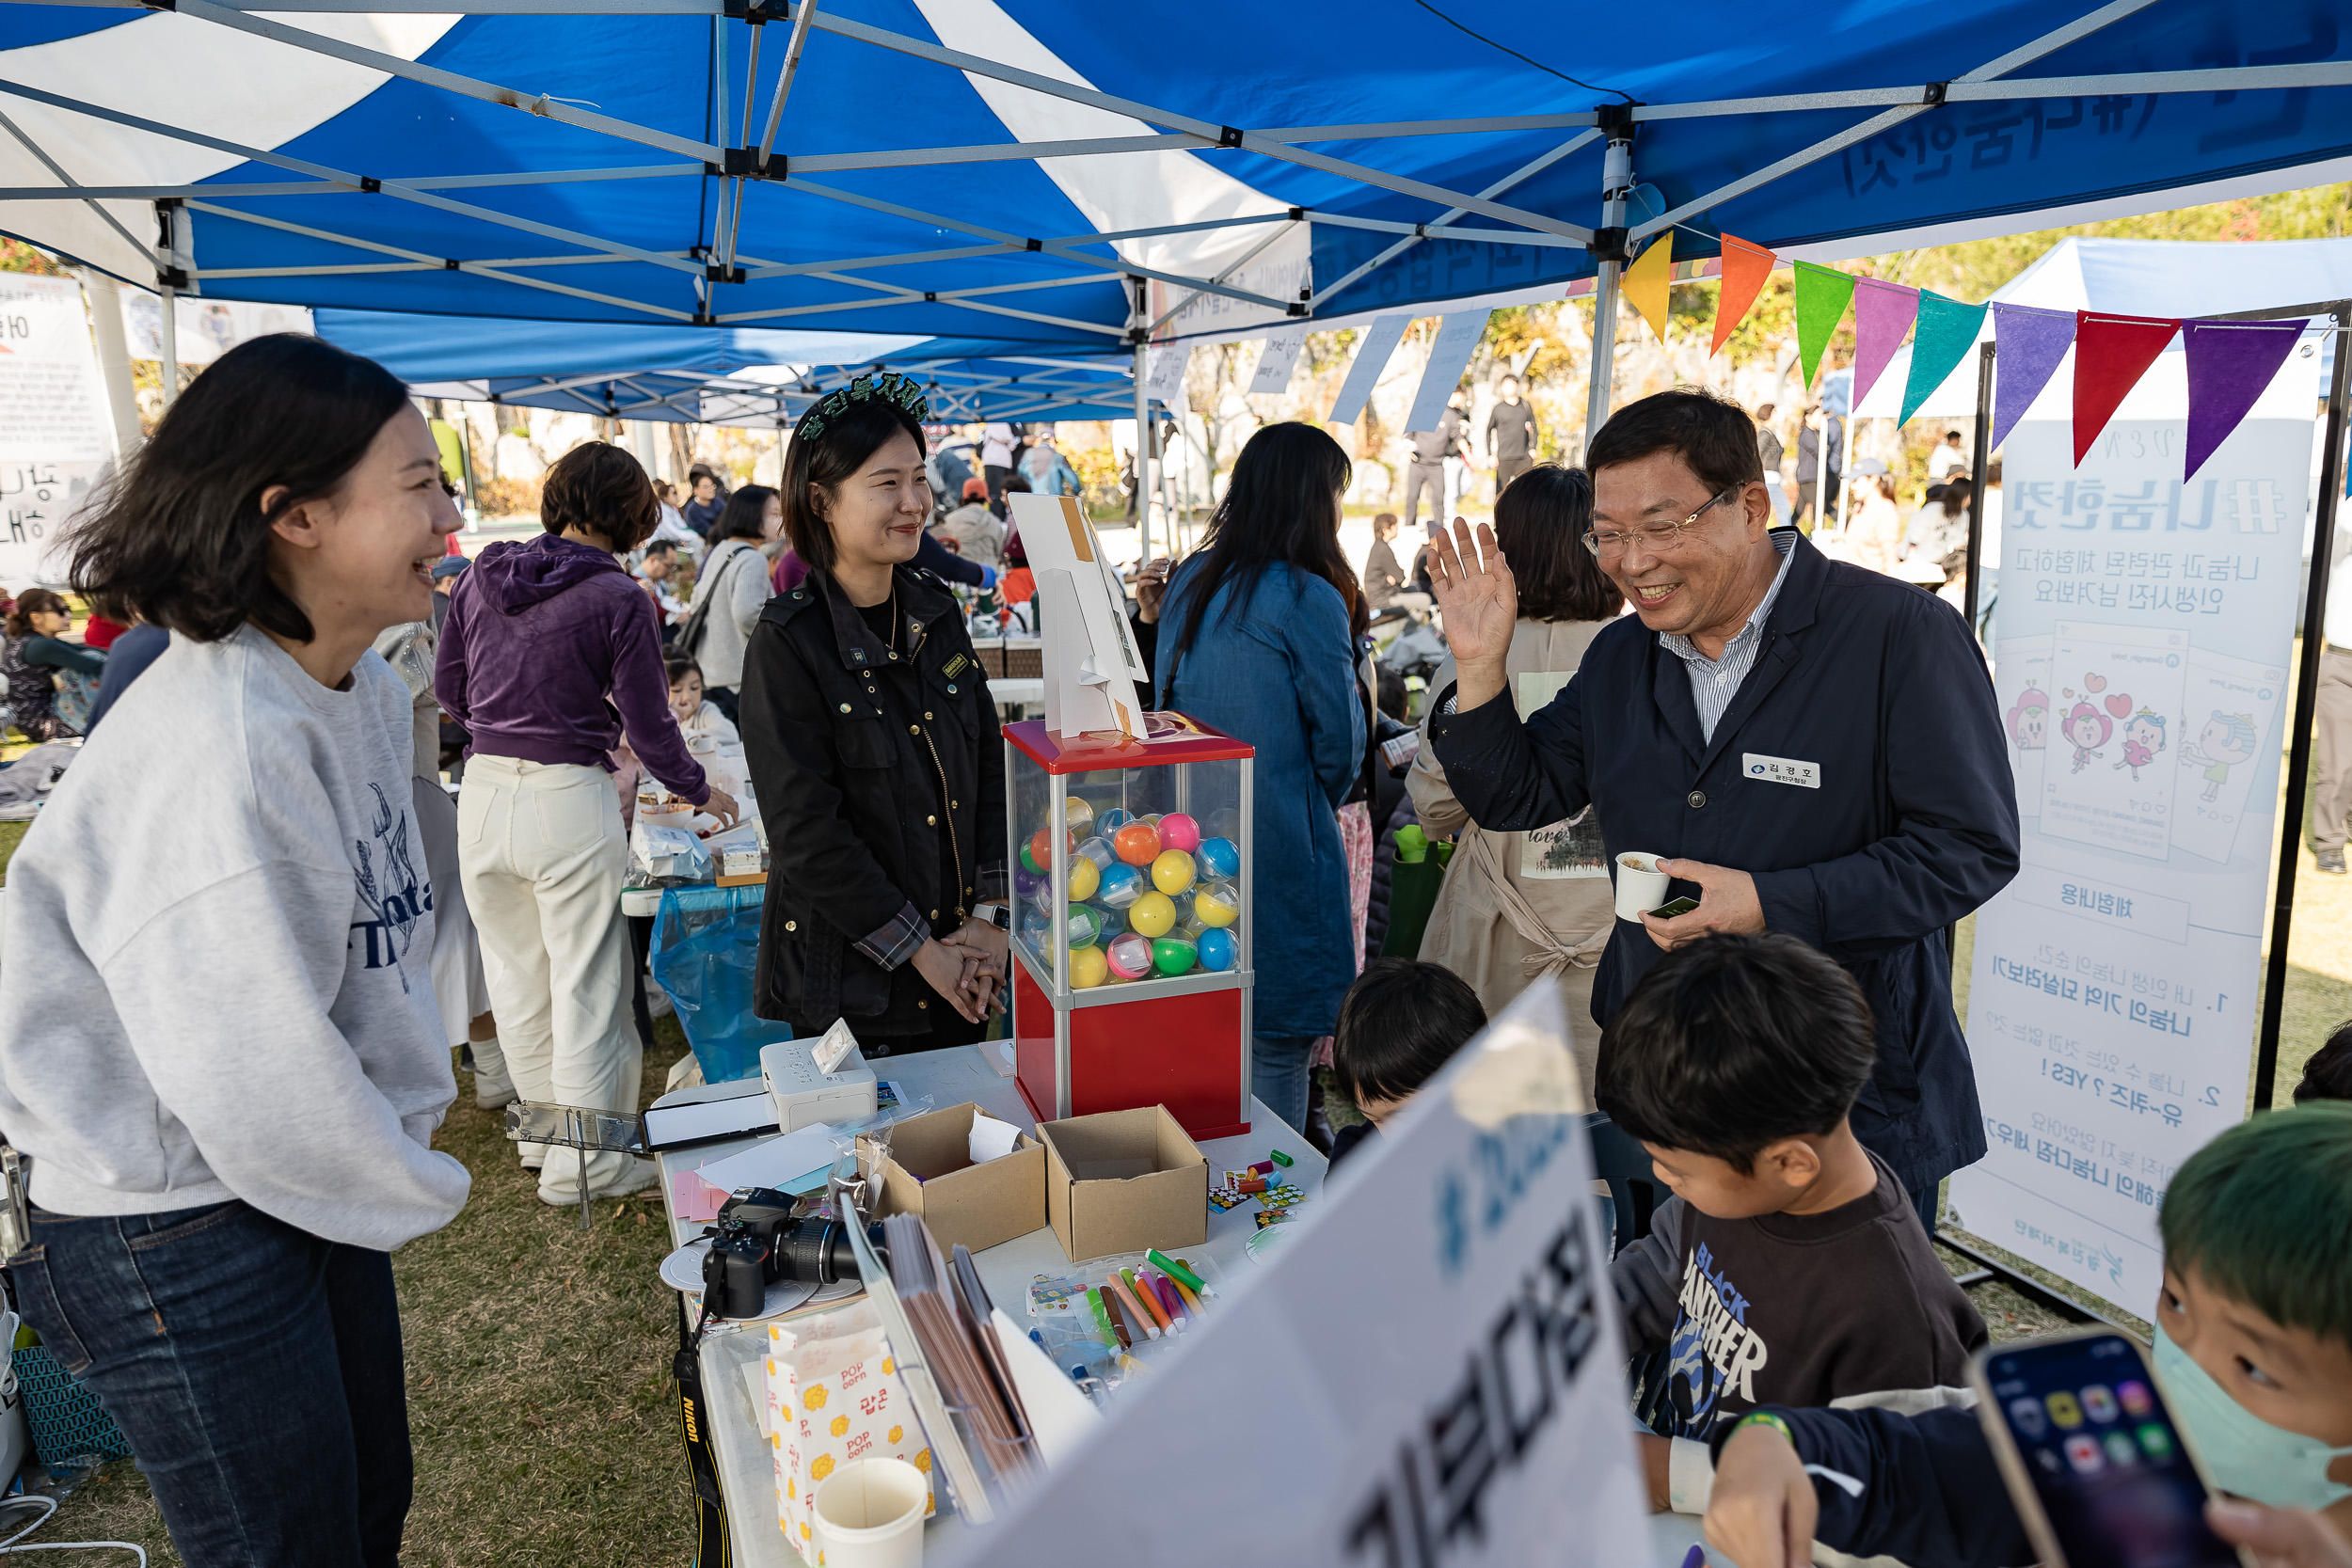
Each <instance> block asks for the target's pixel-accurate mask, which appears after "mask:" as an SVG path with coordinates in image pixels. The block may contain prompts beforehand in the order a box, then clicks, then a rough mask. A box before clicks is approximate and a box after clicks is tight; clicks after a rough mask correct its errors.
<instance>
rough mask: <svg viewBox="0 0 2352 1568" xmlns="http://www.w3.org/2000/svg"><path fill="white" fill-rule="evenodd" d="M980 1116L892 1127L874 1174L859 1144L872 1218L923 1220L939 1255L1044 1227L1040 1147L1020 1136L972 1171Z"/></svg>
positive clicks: (951, 1110)
mask: <svg viewBox="0 0 2352 1568" xmlns="http://www.w3.org/2000/svg"><path fill="white" fill-rule="evenodd" d="M979 1109H980V1108H979V1107H978V1106H977V1105H976V1104H974V1103H972V1102H971V1101H964V1102H963V1103H962V1104H961V1105H949V1106H947V1107H946V1108H945V1109H942V1110H937V1111H926V1112H924V1113H923V1114H922V1115H921V1116H919V1117H907V1118H906V1119H905V1120H904V1121H901V1122H897V1123H895V1124H893V1125H892V1127H891V1129H890V1150H889V1153H888V1154H887V1155H885V1156H883V1157H882V1160H881V1168H880V1169H879V1171H878V1170H877V1169H876V1168H875V1157H876V1156H877V1155H878V1154H880V1153H881V1149H880V1147H879V1145H877V1144H876V1142H875V1141H874V1140H873V1139H872V1138H870V1137H867V1138H861V1139H859V1140H858V1141H859V1144H860V1146H861V1152H860V1159H859V1162H858V1163H859V1164H861V1165H862V1166H864V1167H865V1169H866V1173H867V1175H868V1177H869V1178H873V1179H877V1180H878V1185H879V1186H880V1189H881V1194H880V1198H879V1201H878V1202H877V1203H876V1204H875V1207H874V1217H875V1218H876V1219H878V1220H879V1219H886V1218H888V1217H889V1216H890V1215H892V1214H914V1215H918V1216H920V1217H921V1219H922V1221H923V1224H924V1226H925V1227H926V1228H928V1229H929V1230H930V1233H931V1239H932V1240H933V1241H935V1242H937V1243H939V1250H940V1252H941V1253H942V1254H945V1253H946V1252H948V1251H949V1250H950V1249H951V1248H953V1247H954V1246H955V1244H956V1243H958V1242H961V1243H963V1244H964V1245H965V1246H968V1247H970V1248H971V1249H972V1250H973V1251H974V1252H980V1251H984V1250H986V1249H987V1248H989V1247H993V1246H994V1245H996V1244H997V1243H1000V1242H1009V1241H1011V1240H1012V1239H1013V1238H1014V1237H1015V1236H1025V1235H1027V1234H1028V1233H1029V1232H1030V1231H1032V1230H1035V1229H1037V1228H1038V1227H1041V1226H1042V1225H1043V1224H1044V1223H1045V1149H1044V1146H1043V1145H1041V1144H1040V1143H1039V1142H1038V1141H1037V1140H1036V1139H1035V1138H1032V1137H1030V1136H1029V1135H1028V1134H1027V1133H1025V1132H1024V1133H1023V1134H1022V1135H1021V1139H1020V1141H1019V1142H1018V1143H1016V1144H1015V1145H1014V1146H1013V1150H1012V1152H1011V1153H1010V1154H1007V1155H1004V1156H1002V1157H1001V1158H998V1159H994V1160H991V1161H989V1162H988V1163H987V1164H981V1165H976V1164H973V1163H972V1118H973V1117H975V1116H976V1115H977V1114H978V1113H979ZM1204 1168H1205V1167H1204ZM1202 1201H1203V1202H1204V1203H1205V1202H1206V1201H1207V1199H1206V1197H1205V1196H1204V1197H1203V1199H1202Z"/></svg>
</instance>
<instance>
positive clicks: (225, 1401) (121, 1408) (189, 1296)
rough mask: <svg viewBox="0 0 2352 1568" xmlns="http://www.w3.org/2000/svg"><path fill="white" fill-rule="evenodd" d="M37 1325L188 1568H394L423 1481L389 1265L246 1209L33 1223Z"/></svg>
mask: <svg viewBox="0 0 2352 1568" xmlns="http://www.w3.org/2000/svg"><path fill="white" fill-rule="evenodd" d="M8 1268H9V1272H10V1273H11V1275H13V1276H14V1278H15V1281H16V1290H17V1297H18V1304H19V1306H20V1307H21V1308H22V1310H23V1312H24V1321H25V1322H26V1323H30V1324H31V1325H32V1326H33V1327H34V1328H35V1329H37V1330H39V1331H40V1337H41V1339H42V1341H43V1342H44V1343H46V1344H47V1345H48V1347H49V1349H50V1350H51V1352H53V1353H54V1354H56V1357H57V1359H58V1360H59V1361H61V1362H62V1363H64V1365H65V1367H66V1370H69V1371H71V1372H73V1373H74V1374H76V1375H77V1376H79V1377H81V1378H82V1379H83V1381H84V1382H86V1383H87V1385H88V1386H89V1387H90V1389H91V1391H92V1392H94V1393H95V1394H97V1396H98V1399H99V1402H101V1403H102V1404H103V1405H104V1406H105V1407H106V1413H107V1414H108V1415H110V1416H112V1417H113V1418H115V1422H116V1424H117V1425H119V1426H120V1427H121V1428H122V1433H123V1435H124V1436H126V1437H128V1438H129V1439H130V1440H131V1448H132V1451H133V1452H134V1453H135V1454H136V1455H137V1457H138V1464H139V1468H140V1469H141V1470H142V1471H144V1472H145V1473H146V1476H147V1479H148V1482H149V1484H150V1485H151V1487H152V1488H153V1490H154V1494H155V1501H156V1503H157V1504H158V1505H159V1506H160V1507H161V1509H162V1511H163V1515H164V1524H165V1526H166V1527H167V1528H169V1529H170V1531H171V1540H172V1544H173V1545H175V1546H177V1547H178V1548H179V1550H180V1555H181V1557H182V1558H183V1559H184V1560H186V1562H187V1564H188V1568H228V1565H230V1564H234V1565H236V1568H278V1565H279V1564H284V1565H287V1568H294V1565H296V1564H300V1565H304V1568H308V1565H310V1564H346V1563H365V1564H368V1565H370V1568H374V1565H377V1564H381V1565H383V1568H393V1565H394V1564H396V1563H397V1562H398V1560H399V1557H400V1535H401V1528H402V1526H403V1524H404V1523H405V1520H406V1518H407V1514H408V1499H409V1492H410V1487H411V1482H412V1480H413V1469H412V1465H411V1462H410V1458H409V1452H408V1405H407V1398H406V1394H405V1390H404V1387H403V1382H402V1370H401V1353H400V1308H399V1304H398V1302H397V1300H396V1299H395V1298H394V1295H393V1292H392V1262H391V1258H390V1256H389V1254H386V1253H381V1252H369V1251H366V1250H364V1249H362V1248H359V1247H351V1246H342V1245H338V1244H337V1243H332V1242H326V1241H322V1240H321V1239H320V1238H318V1237H316V1236H312V1235H310V1234H309V1233H308V1232H306V1231H301V1230H297V1229H295V1228H294V1227H292V1226H290V1225H287V1224H285V1223H283V1222H282V1221H279V1220H275V1219H272V1218H270V1217H269V1216H268V1215H267V1214H264V1213H262V1212H261V1211H260V1210H258V1209H253V1208H250V1207H248V1206H247V1205H246V1204H244V1203H237V1202H230V1203H222V1204H215V1205H212V1206H210V1207H208V1208H202V1209H181V1210H175V1211H172V1212H167V1213H160V1214H133V1215H126V1216H123V1217H121V1218H106V1219H81V1218H74V1217H72V1216H70V1215H65V1214H53V1213H50V1212H47V1211H45V1210H40V1209H36V1210H34V1211H33V1244H32V1245H31V1246H29V1247H27V1248H25V1249H24V1251H23V1252H20V1253H18V1254H17V1255H16V1256H15V1257H13V1258H11V1259H8Z"/></svg>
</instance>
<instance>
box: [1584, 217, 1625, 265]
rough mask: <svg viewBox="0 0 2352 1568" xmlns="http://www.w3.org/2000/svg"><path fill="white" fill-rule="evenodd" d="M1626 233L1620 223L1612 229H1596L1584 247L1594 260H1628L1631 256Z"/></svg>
mask: <svg viewBox="0 0 2352 1568" xmlns="http://www.w3.org/2000/svg"><path fill="white" fill-rule="evenodd" d="M1627 233H1628V230H1626V228H1625V226H1624V225H1622V224H1620V225H1618V226H1617V227H1616V228H1614V229H1596V230H1593V237H1592V239H1591V240H1590V241H1589V242H1588V243H1587V244H1586V245H1585V246H1584V248H1585V250H1586V251H1587V252H1589V253H1590V254H1591V256H1592V258H1593V260H1594V261H1631V260H1632V259H1633V257H1632V253H1631V250H1630V248H1629V244H1628V241H1627Z"/></svg>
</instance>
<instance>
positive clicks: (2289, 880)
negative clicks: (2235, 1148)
mask: <svg viewBox="0 0 2352 1568" xmlns="http://www.w3.org/2000/svg"><path fill="white" fill-rule="evenodd" d="M2328 309H2330V310H2331V311H2333V312H2334V314H2335V318H2336V320H2335V326H2334V329H2333V330H2334V332H2335V335H2336V368H2335V373H2334V375H2333V376H2331V377H2330V378H2329V380H2328V435H2327V438H2326V441H2325V442H2324V444H2323V445H2322V446H2321V448H2320V457H2319V496H2318V504H2317V505H2316V506H2315V507H2314V508H2313V509H2312V512H2313V515H2312V582H2311V589H2310V591H2309V592H2308V593H2307V594H2304V596H2303V657H2302V659H2301V661H2300V662H2299V663H2298V664H2297V666H2296V672H2295V730H2294V736H2295V738H2294V742H2293V744H2292V745H2291V746H2290V747H2289V748H2288V751H2287V804H2286V817H2285V820H2284V821H2283V822H2282V823H2281V824H2280V832H2279V884H2278V885H2279V891H2278V895H2277V897H2276V898H2275V899H2274V900H2273V902H2272V904H2271V910H2270V957H2269V962H2268V963H2267V964H2266V965H2265V968H2264V972H2263V1017H2262V1032H2261V1034H2260V1035H2258V1036H2257V1037H2256V1038H2255V1046H2254V1109H2255V1110H2257V1111H2267V1110H2269V1109H2270V1101H2271V1080H2272V1079H2274V1078H2276V1077H2277V1076H2278V1075H2279V1026H2280V1022H2283V1020H2284V1019H2285V1017H2286V1005H2287V936H2288V933H2289V931H2290V929H2291V928H2292V927H2293V925H2294V921H2295V873H2296V864H2297V862H2298V860H2299V858H2300V856H2301V854H2302V849H2303V804H2304V797H2305V794H2306V791H2307V788H2308V783H2307V781H2308V779H2309V776H2310V773H2311V766H2312V718H2313V716H2314V715H2315V713H2316V712H2317V710H2318V707H2319V661H2320V659H2321V657H2323V656H2324V654H2325V652H2326V649H2327V629H2326V628H2327V618H2328V562H2329V561H2330V559H2331V558H2332V557H2333V556H2334V554H2335V542H2336V509H2337V500H2338V499H2339V498H2340V497H2341V496H2342V495H2343V493H2344V408H2345V401H2346V394H2347V391H2348V390H2352V331H2348V330H2347V328H2352V300H2338V301H2337V302H2336V303H2335V304H2333V305H2331V306H2329V307H2328ZM2241 319H2243V318H2241Z"/></svg>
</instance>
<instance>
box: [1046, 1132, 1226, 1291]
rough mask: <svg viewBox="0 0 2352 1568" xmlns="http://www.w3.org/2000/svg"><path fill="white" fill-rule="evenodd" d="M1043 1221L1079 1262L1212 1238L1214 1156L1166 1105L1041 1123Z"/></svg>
mask: <svg viewBox="0 0 2352 1568" xmlns="http://www.w3.org/2000/svg"><path fill="white" fill-rule="evenodd" d="M1037 1132H1038V1136H1039V1137H1041V1138H1042V1139H1044V1140H1045V1157H1046V1161H1047V1164H1046V1171H1045V1219H1046V1223H1047V1224H1048V1225H1051V1226H1052V1227H1054V1234H1055V1236H1056V1237H1057V1238H1058V1239H1059V1240H1060V1242H1061V1248H1062V1251H1064V1252H1066V1253H1068V1254H1069V1255H1070V1257H1071V1258H1072V1259H1073V1260H1075V1259H1085V1258H1100V1257H1102V1256H1104V1254H1105V1253H1113V1252H1141V1251H1142V1250H1143V1249H1144V1248H1146V1247H1162V1248H1166V1247H1180V1246H1199V1245H1200V1243H1203V1242H1205V1241H1207V1240H1208V1239H1209V1162H1208V1157H1207V1156H1205V1155H1203V1154H1202V1153H1201V1152H1200V1148H1199V1146H1198V1145H1196V1144H1195V1143H1194V1142H1193V1141H1192V1139H1190V1138H1189V1137H1187V1136H1185V1135H1184V1128H1183V1127H1182V1126H1181V1125H1179V1124H1178V1122H1177V1120H1176V1118H1175V1117H1172V1116H1170V1115H1168V1107H1167V1106H1165V1105H1148V1106H1141V1107H1138V1108H1137V1109H1135V1110H1132V1111H1105V1112H1103V1113H1101V1114H1100V1115H1097V1116H1090V1117H1069V1118H1068V1119H1066V1120H1062V1121H1047V1122H1041V1123H1039V1124H1038V1130H1037Z"/></svg>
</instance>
